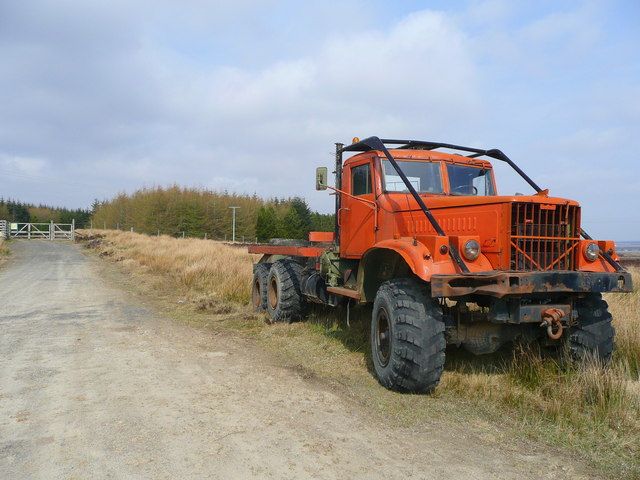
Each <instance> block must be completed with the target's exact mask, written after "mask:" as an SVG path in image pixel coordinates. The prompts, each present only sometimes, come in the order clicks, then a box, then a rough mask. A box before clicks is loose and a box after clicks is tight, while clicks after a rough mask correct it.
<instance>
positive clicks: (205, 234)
mask: <svg viewBox="0 0 640 480" xmlns="http://www.w3.org/2000/svg"><path fill="white" fill-rule="evenodd" d="M204 239H205V240H206V239H207V232H204Z"/></svg>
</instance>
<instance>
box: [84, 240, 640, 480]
mask: <svg viewBox="0 0 640 480" xmlns="http://www.w3.org/2000/svg"><path fill="white" fill-rule="evenodd" d="M103 234H104V235H105V238H104V239H102V240H100V241H99V242H96V245H95V246H96V247H97V249H98V252H99V253H100V255H102V256H106V257H109V258H111V259H114V260H117V261H122V262H123V263H126V264H127V266H128V268H130V269H134V270H136V271H138V272H144V273H148V274H151V275H153V276H154V277H156V278H161V279H162V281H164V282H166V283H169V284H171V285H172V286H174V287H178V290H179V294H180V295H185V294H187V295H188V294H193V296H195V297H197V296H198V295H200V296H202V295H205V296H213V297H214V298H217V299H219V300H220V301H232V302H236V303H239V304H245V305H246V304H247V303H248V300H249V293H250V292H249V286H250V283H251V276H252V262H253V261H254V259H252V258H251V256H250V255H249V254H247V253H246V251H244V250H243V249H239V248H234V247H230V246H227V245H224V244H220V243H215V242H211V241H204V240H195V239H174V238H171V237H166V236H165V237H162V236H161V237H148V236H145V235H139V234H135V233H128V232H126V233H125V232H117V231H107V232H103ZM632 272H633V275H634V283H635V285H636V291H635V292H634V293H633V294H630V295H616V294H611V295H607V297H606V299H607V301H608V302H609V304H610V308H611V312H612V314H613V315H614V322H615V327H616V330H617V336H616V342H617V350H616V353H615V356H614V361H613V363H612V365H611V367H609V368H602V367H601V366H599V365H595V364H593V363H589V364H586V365H579V366H576V365H573V364H571V363H570V362H566V361H563V359H562V358H560V359H558V358H550V357H545V356H542V355H540V353H539V352H537V351H535V350H531V349H526V348H524V349H518V348H516V349H515V350H514V351H513V352H511V351H507V352H506V353H502V354H501V355H494V356H489V357H470V356H469V355H466V354H464V353H463V352H457V351H455V350H454V351H450V352H448V357H447V365H446V367H445V373H444V375H443V377H442V382H441V385H440V387H439V388H438V390H437V392H436V394H435V395H433V396H431V397H416V396H403V395H398V394H394V393H392V392H386V391H384V390H383V389H381V388H380V387H378V386H377V385H376V383H375V381H373V380H372V378H371V375H370V373H369V372H368V371H367V365H368V342H367V339H368V319H369V315H370V314H369V312H368V311H367V310H366V309H363V310H360V311H359V310H357V309H356V310H354V312H352V322H351V324H352V326H351V328H347V327H346V326H345V324H344V322H343V321H341V319H340V318H339V316H340V315H342V314H343V313H344V312H341V313H335V312H334V311H332V310H326V309H316V310H314V311H313V312H312V314H311V318H310V320H309V321H308V322H306V323H304V324H294V325H278V326H266V325H265V324H264V322H261V321H256V320H248V321H247V320H245V321H238V320H237V319H236V320H235V321H231V322H227V323H224V324H221V325H222V328H226V329H232V330H235V331H237V330H243V331H245V332H248V333H251V334H252V335H254V337H255V338H257V339H258V340H259V341H260V342H261V343H262V344H263V345H265V346H266V347H267V348H270V349H272V350H273V351H276V352H278V354H280V355H283V356H284V358H285V360H286V361H287V362H288V363H290V364H294V365H298V366H299V368H301V369H303V370H304V371H305V372H309V373H310V374H311V375H315V376H319V377H321V378H324V379H326V380H328V381H330V382H334V383H337V384H340V385H342V386H343V387H344V388H347V389H348V390H349V393H350V394H351V395H353V397H354V398H357V399H359V401H361V402H362V403H364V404H366V405H367V406H369V407H371V408H374V409H377V410H378V411H380V412H383V413H384V414H385V415H389V416H392V417H394V418H398V419H404V421H407V422H414V423H415V422H420V421H427V420H429V421H431V420H432V419H433V418H434V415H439V412H441V411H442V409H443V408H444V409H445V410H447V411H450V412H454V411H455V412H456V413H455V414H453V413H451V416H454V415H456V416H458V417H460V416H464V415H467V414H470V415H472V416H473V415H476V417H477V418H478V419H479V418H482V417H483V416H486V417H487V418H493V419H494V420H495V421H499V422H500V423H502V422H504V424H505V425H506V424H511V425H512V427H511V428H512V429H513V430H514V431H517V432H518V435H520V434H524V435H525V436H530V437H533V438H535V439H537V440H540V441H544V442H548V443H551V444H554V445H558V446H560V447H562V448H565V447H567V448H570V449H571V450H572V451H574V452H576V453H577V454H579V455H581V456H583V457H585V458H586V459H587V460H589V461H590V462H591V463H593V464H595V465H597V466H598V467H599V468H600V469H603V471H605V472H607V473H608V474H611V475H613V474H617V475H622V476H623V477H624V478H632V477H634V478H635V477H637V478H640V382H639V381H638V380H639V378H638V374H639V367H638V362H639V360H638V358H639V356H640V319H639V318H638V314H637V312H638V311H640V295H639V292H638V290H637V286H638V285H639V284H640V270H639V269H637V268H635V269H632ZM207 323H208V322H207ZM444 405H446V406H444ZM474 412H475V413H474ZM507 419H508V421H507ZM475 421H478V420H477V419H476V420H475Z"/></svg>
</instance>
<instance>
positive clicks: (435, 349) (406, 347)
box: [370, 279, 446, 393]
mask: <svg viewBox="0 0 640 480" xmlns="http://www.w3.org/2000/svg"><path fill="white" fill-rule="evenodd" d="M425 290H426V288H425V285H424V284H421V283H419V282H417V281H415V280H412V279H399V280H391V281H388V282H385V283H383V284H382V285H381V286H380V289H379V290H378V293H377V294H376V299H375V302H374V304H373V313H372V321H371V338H370V341H371V356H372V359H373V366H374V369H375V372H376V376H377V377H378V380H379V381H380V383H381V384H382V385H383V386H385V387H386V388H389V389H392V390H398V391H405V392H418V393H429V392H432V391H433V390H434V389H435V388H436V386H437V385H438V382H439V381H440V376H441V375H442V370H443V368H444V360H445V353H444V352H445V347H446V341H445V337H444V322H443V320H442V311H441V309H440V306H439V305H438V304H437V303H436V302H435V301H434V300H433V299H431V298H429V297H428V296H427V295H426V292H425Z"/></svg>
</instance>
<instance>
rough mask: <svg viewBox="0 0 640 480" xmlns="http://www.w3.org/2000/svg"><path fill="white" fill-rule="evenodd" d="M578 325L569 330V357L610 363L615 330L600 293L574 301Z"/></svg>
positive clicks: (607, 307)
mask: <svg viewBox="0 0 640 480" xmlns="http://www.w3.org/2000/svg"><path fill="white" fill-rule="evenodd" d="M575 308H576V311H577V313H578V323H577V324H576V325H574V326H572V327H571V328H570V330H569V336H568V340H567V341H568V343H569V351H570V353H571V356H572V357H573V358H574V359H576V360H585V359H588V358H595V359H597V360H598V361H600V362H602V363H603V364H605V365H606V364H608V363H609V362H610V361H611V355H612V354H613V348H614V336H615V333H616V332H615V329H614V328H613V325H612V324H611V320H612V317H611V314H610V313H609V305H607V302H605V301H604V300H603V299H602V295H601V294H600V293H592V294H589V295H588V296H586V297H585V298H581V299H579V300H578V301H576V304H575Z"/></svg>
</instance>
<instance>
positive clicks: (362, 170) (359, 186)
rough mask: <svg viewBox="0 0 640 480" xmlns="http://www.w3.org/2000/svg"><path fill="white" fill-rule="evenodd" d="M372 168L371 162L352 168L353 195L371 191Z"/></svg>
mask: <svg viewBox="0 0 640 480" xmlns="http://www.w3.org/2000/svg"><path fill="white" fill-rule="evenodd" d="M371 192H372V189H371V168H370V167H369V164H368V163H366V164H364V165H358V166H357V167H353V168H351V195H366V194H367V193H371Z"/></svg>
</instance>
